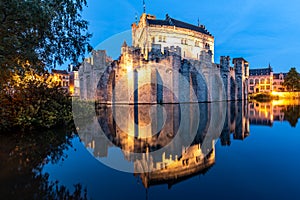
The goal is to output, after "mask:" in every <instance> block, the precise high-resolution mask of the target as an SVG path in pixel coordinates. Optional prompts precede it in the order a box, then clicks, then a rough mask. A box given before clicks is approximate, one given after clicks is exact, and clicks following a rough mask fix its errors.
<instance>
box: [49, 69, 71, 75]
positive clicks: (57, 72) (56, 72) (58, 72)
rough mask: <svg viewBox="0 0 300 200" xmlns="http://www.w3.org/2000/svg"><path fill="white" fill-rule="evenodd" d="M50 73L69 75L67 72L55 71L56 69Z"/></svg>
mask: <svg viewBox="0 0 300 200" xmlns="http://www.w3.org/2000/svg"><path fill="white" fill-rule="evenodd" d="M52 73H55V74H64V75H69V73H68V72H67V70H57V69H52Z"/></svg>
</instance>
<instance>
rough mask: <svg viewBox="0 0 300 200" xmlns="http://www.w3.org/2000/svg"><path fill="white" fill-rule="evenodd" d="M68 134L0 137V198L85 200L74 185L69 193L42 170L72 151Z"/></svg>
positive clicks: (85, 193)
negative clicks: (66, 152)
mask: <svg viewBox="0 0 300 200" xmlns="http://www.w3.org/2000/svg"><path fill="white" fill-rule="evenodd" d="M73 137H74V135H73V134H72V132H71V131H69V132H67V131H65V130H57V131H47V132H43V133H35V134H34V133H32V134H30V133H29V134H28V133H27V134H26V135H22V134H21V135H20V134H13V135H0V160H1V162H0V169H1V170H0V194H1V198H4V199H87V190H86V189H83V187H82V186H81V185H80V184H76V185H74V187H75V188H74V189H75V190H74V192H73V193H71V192H70V191H69V190H68V189H67V188H66V187H64V186H60V185H59V182H58V181H55V182H53V181H49V174H43V173H42V169H43V166H44V165H45V164H47V163H49V162H51V163H53V164H55V163H58V161H59V160H61V159H64V158H66V157H67V155H65V154H64V151H65V150H67V149H68V148H72V146H71V139H72V138H73Z"/></svg>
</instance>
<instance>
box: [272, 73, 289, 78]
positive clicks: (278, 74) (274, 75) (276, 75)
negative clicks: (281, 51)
mask: <svg viewBox="0 0 300 200" xmlns="http://www.w3.org/2000/svg"><path fill="white" fill-rule="evenodd" d="M280 74H283V77H286V75H287V73H276V74H273V78H274V79H279V76H280Z"/></svg>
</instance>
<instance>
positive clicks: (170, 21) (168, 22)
mask: <svg viewBox="0 0 300 200" xmlns="http://www.w3.org/2000/svg"><path fill="white" fill-rule="evenodd" d="M147 22H148V23H149V25H160V26H175V27H178V28H185V29H189V30H193V31H197V32H200V33H203V34H206V35H209V36H212V35H211V33H210V32H208V31H207V30H206V29H205V26H203V25H200V26H195V25H192V24H188V23H186V22H182V21H179V20H176V19H173V18H171V17H170V16H169V15H166V19H165V20H158V19H147Z"/></svg>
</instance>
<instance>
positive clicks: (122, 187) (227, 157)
mask: <svg viewBox="0 0 300 200" xmlns="http://www.w3.org/2000/svg"><path fill="white" fill-rule="evenodd" d="M196 107H198V110H197V108H195V105H162V106H153V105H143V106H138V107H135V106H121V107H119V106H115V107H103V106H100V107H98V111H99V112H97V113H96V114H95V115H96V116H89V117H90V118H89V117H86V116H80V117H79V118H83V117H85V120H79V119H77V120H75V121H77V124H76V125H77V128H78V134H79V135H75V134H72V132H70V131H69V132H68V131H66V130H57V131H55V132H46V133H43V134H41V136H39V137H37V136H36V135H34V136H33V135H32V136H30V135H29V136H24V137H21V138H20V137H19V136H18V137H16V136H12V137H8V136H1V140H0V141H1V142H0V158H1V163H0V169H1V171H0V193H1V199H16V198H17V199H32V198H37V199H41V198H47V199H49V198H55V199H59V198H63V197H70V196H72V197H75V198H77V197H83V198H84V197H86V198H88V199H129V198H131V199H166V198H168V199H186V198H193V197H195V198H198V199H200V198H201V199H300V171H299V170H300V156H299V153H300V125H299V122H298V118H299V117H300V104H299V102H297V101H273V102H269V103H258V102H255V103H249V104H248V103H245V102H231V103H228V104H227V103H222V102H219V103H213V104H199V105H197V106H196ZM195 109H196V110H195ZM117 113H122V115H121V116H122V117H121V118H120V119H116V118H118V117H120V114H118V115H117ZM170 113H172V114H170ZM196 116H199V117H196ZM197 118H198V119H197ZM112 119H115V120H112ZM80 122H82V123H80ZM134 122H135V123H134ZM182 123H183V124H185V125H184V127H181V128H180V126H178V124H182ZM135 124H138V125H136V126H135ZM149 124H150V125H151V126H147V125H149ZM195 124H196V125H197V126H196V131H195V132H196V133H195V135H193V134H191V133H190V134H186V133H188V131H189V132H190V131H193V130H194V129H195V126H194V125H195ZM99 127H101V129H102V131H101V129H99ZM157 131H158V132H160V134H156V132H157ZM126 133H128V134H126ZM172 133H173V134H172ZM174 133H176V134H174ZM128 135H129V136H128ZM186 135H189V136H188V137H187V136H186ZM142 136H143V137H142ZM176 137H178V138H180V140H178V141H177V140H176V139H174V138H176ZM149 138H150V139H149ZM191 138H192V140H191ZM132 141H134V142H132ZM179 141H180V142H179ZM158 144H159V145H158ZM159 151H161V152H162V154H161V152H160V153H157V154H155V153H156V152H159ZM163 153H164V154H163ZM143 155H144V157H143ZM145 155H149V156H148V157H147V156H146V157H145ZM176 156H177V157H176ZM109 166H110V167H109ZM140 166H143V168H141V167H140ZM111 167H113V168H114V169H113V168H111ZM117 169H121V170H123V171H127V172H123V171H118V170H117ZM130 171H131V172H135V173H128V172H130ZM74 185H75V186H74Z"/></svg>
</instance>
